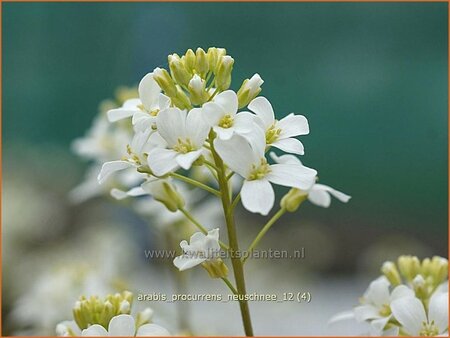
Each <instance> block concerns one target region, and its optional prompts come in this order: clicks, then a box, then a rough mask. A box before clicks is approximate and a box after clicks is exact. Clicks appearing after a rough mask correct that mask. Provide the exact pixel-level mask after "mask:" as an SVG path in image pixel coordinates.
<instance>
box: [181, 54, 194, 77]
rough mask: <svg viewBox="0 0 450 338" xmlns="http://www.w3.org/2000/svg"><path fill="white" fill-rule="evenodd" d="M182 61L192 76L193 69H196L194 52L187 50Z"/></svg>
mask: <svg viewBox="0 0 450 338" xmlns="http://www.w3.org/2000/svg"><path fill="white" fill-rule="evenodd" d="M182 59H183V61H184V66H185V67H186V69H187V71H188V72H189V73H191V74H192V73H193V72H194V69H195V68H196V58H195V53H194V51H193V50H192V49H188V50H187V51H186V54H185V55H184V56H183V58H182Z"/></svg>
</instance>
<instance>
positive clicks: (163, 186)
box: [142, 179, 184, 212]
mask: <svg viewBox="0 0 450 338" xmlns="http://www.w3.org/2000/svg"><path fill="white" fill-rule="evenodd" d="M142 188H143V189H144V191H146V192H148V193H149V194H150V195H152V196H153V198H154V199H155V200H157V201H159V202H161V203H162V204H164V205H165V206H166V208H167V209H168V210H170V211H172V212H175V211H177V210H178V209H180V208H183V207H184V199H183V197H182V196H181V195H180V194H179V193H178V191H177V190H176V188H175V186H174V185H172V184H171V183H170V182H169V181H168V180H163V179H159V180H155V181H149V182H146V183H144V184H142Z"/></svg>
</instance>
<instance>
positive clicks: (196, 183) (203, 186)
mask: <svg viewBox="0 0 450 338" xmlns="http://www.w3.org/2000/svg"><path fill="white" fill-rule="evenodd" d="M170 176H172V177H174V178H177V179H179V180H180V181H183V182H186V183H189V184H191V185H193V186H195V187H197V188H200V189H203V190H206V191H207V192H210V193H211V194H213V195H216V196H217V197H220V196H221V193H220V191H218V190H216V189H214V188H211V187H210V186H207V185H206V184H203V183H201V182H199V181H196V180H193V179H192V178H189V177H186V176H183V175H180V174H178V173H171V174H170Z"/></svg>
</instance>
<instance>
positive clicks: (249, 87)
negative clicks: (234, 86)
mask: <svg viewBox="0 0 450 338" xmlns="http://www.w3.org/2000/svg"><path fill="white" fill-rule="evenodd" d="M263 83H264V80H263V79H261V77H260V76H259V74H255V75H253V76H252V77H251V78H250V79H246V80H244V82H243V83H242V86H241V88H239V90H238V92H237V96H238V101H239V108H243V107H245V106H246V105H248V104H249V103H250V101H251V100H253V99H254V98H255V97H256V96H258V94H259V93H260V92H261V85H262V84H263Z"/></svg>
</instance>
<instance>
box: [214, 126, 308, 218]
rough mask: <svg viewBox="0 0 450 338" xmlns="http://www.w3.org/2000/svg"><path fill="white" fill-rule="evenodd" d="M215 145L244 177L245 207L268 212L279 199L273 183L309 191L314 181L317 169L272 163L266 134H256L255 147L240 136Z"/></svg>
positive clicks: (223, 156) (263, 212)
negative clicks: (276, 198) (266, 149)
mask: <svg viewBox="0 0 450 338" xmlns="http://www.w3.org/2000/svg"><path fill="white" fill-rule="evenodd" d="M214 146H215V148H216V150H217V152H218V154H219V155H220V157H221V158H222V159H223V161H224V162H225V163H226V164H227V165H228V166H229V167H230V168H231V169H232V170H233V171H235V172H236V173H238V174H239V175H241V176H242V177H243V178H244V184H243V186H242V189H241V198H242V204H243V206H244V207H245V208H246V209H247V210H249V211H251V212H257V213H260V214H262V215H267V214H268V213H269V211H270V210H271V209H272V207H273V204H274V201H275V193H274V191H273V188H272V185H271V184H270V183H274V184H278V185H282V186H286V187H293V188H297V189H302V190H308V189H310V188H311V186H312V185H313V184H314V181H315V177H316V174H317V171H315V170H314V169H311V168H307V167H305V166H303V165H301V164H284V163H283V164H273V165H269V164H268V163H267V160H266V158H265V157H264V151H265V140H264V137H263V136H262V135H261V137H257V138H256V137H255V138H254V140H253V143H252V146H250V144H249V143H248V142H247V141H246V139H244V138H243V137H241V136H239V135H234V136H233V137H232V138H231V139H230V140H227V141H223V140H220V139H216V140H215V141H214Z"/></svg>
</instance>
